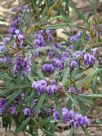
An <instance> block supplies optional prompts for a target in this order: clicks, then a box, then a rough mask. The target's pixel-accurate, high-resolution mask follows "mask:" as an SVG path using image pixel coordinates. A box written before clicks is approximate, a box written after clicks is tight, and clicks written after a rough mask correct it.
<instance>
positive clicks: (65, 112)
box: [62, 108, 69, 123]
mask: <svg viewBox="0 0 102 136" xmlns="http://www.w3.org/2000/svg"><path fill="white" fill-rule="evenodd" d="M68 112H69V111H68V109H66V108H62V116H63V121H64V122H65V123H66V122H67V121H68V119H69V117H68V116H69V115H68Z"/></svg>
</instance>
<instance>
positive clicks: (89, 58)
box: [84, 53, 96, 65]
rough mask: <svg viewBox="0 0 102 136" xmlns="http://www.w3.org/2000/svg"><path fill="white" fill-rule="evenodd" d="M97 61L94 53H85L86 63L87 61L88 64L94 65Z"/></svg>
mask: <svg viewBox="0 0 102 136" xmlns="http://www.w3.org/2000/svg"><path fill="white" fill-rule="evenodd" d="M95 61H96V58H95V57H94V55H92V54H89V53H86V54H85V55H84V63H85V64H86V65H92V64H94V63H95Z"/></svg>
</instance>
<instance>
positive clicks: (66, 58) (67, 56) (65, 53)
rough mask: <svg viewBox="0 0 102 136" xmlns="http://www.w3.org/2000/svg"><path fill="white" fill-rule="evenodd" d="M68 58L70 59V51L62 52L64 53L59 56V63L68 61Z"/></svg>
mask: <svg viewBox="0 0 102 136" xmlns="http://www.w3.org/2000/svg"><path fill="white" fill-rule="evenodd" d="M70 57H71V53H70V51H69V50H68V51H64V52H62V54H61V61H66V60H68V59H69V58H70Z"/></svg>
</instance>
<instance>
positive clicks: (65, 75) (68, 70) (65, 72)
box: [62, 67, 70, 85]
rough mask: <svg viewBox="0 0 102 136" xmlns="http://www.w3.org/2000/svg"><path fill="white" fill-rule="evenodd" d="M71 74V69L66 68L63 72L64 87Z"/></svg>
mask: <svg viewBox="0 0 102 136" xmlns="http://www.w3.org/2000/svg"><path fill="white" fill-rule="evenodd" d="M69 73H70V68H69V67H67V68H65V69H64V72H63V78H62V83H63V85H64V84H65V83H66V81H67V78H68V75H69Z"/></svg>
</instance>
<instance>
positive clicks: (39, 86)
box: [32, 80, 47, 95]
mask: <svg viewBox="0 0 102 136" xmlns="http://www.w3.org/2000/svg"><path fill="white" fill-rule="evenodd" d="M32 88H33V89H35V90H36V91H37V94H38V95H41V94H42V93H43V92H45V91H46V88H47V82H46V81H45V80H40V81H34V82H33V83H32Z"/></svg>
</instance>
